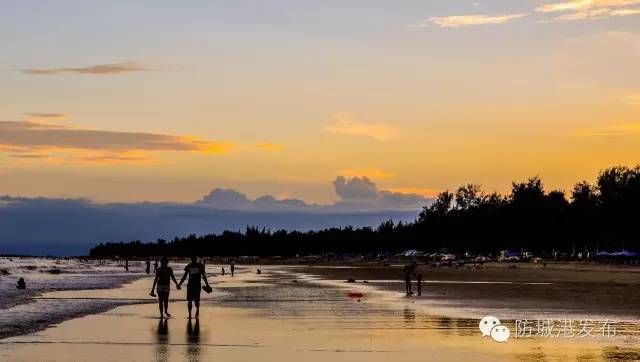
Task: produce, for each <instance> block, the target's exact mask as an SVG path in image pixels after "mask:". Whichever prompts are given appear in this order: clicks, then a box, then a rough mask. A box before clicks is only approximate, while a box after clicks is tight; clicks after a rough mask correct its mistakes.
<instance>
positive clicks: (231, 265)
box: [229, 259, 236, 276]
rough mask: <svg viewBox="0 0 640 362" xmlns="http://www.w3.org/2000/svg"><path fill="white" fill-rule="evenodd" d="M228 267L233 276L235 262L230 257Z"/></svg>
mask: <svg viewBox="0 0 640 362" xmlns="http://www.w3.org/2000/svg"><path fill="white" fill-rule="evenodd" d="M229 269H231V276H233V273H234V272H235V271H236V263H235V261H233V259H231V263H230V265H229Z"/></svg>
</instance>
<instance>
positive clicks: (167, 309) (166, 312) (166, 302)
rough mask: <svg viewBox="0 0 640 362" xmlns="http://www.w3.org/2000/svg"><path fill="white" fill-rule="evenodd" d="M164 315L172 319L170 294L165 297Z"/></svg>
mask: <svg viewBox="0 0 640 362" xmlns="http://www.w3.org/2000/svg"><path fill="white" fill-rule="evenodd" d="M164 314H165V315H166V316H167V317H171V314H169V295H168V294H167V295H166V296H165V297H164Z"/></svg>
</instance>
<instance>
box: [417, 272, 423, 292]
mask: <svg viewBox="0 0 640 362" xmlns="http://www.w3.org/2000/svg"><path fill="white" fill-rule="evenodd" d="M416 280H417V281H418V295H419V296H420V295H422V273H418V275H417V276H416Z"/></svg>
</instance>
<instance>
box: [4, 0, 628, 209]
mask: <svg viewBox="0 0 640 362" xmlns="http://www.w3.org/2000/svg"><path fill="white" fill-rule="evenodd" d="M639 19H640V1H636V0H602V1H600V0H590V1H585V0H566V1H562V0H555V1H554V0H550V1H543V0H540V1H535V2H534V3H532V2H529V1H513V2H509V3H505V2H501V1H487V2H478V1H455V2H442V1H420V2H419V1H407V2H404V3H402V4H398V2H395V1H389V0H376V1H373V2H372V3H370V4H367V5H366V6H365V5H360V6H357V5H355V4H346V3H344V2H340V1H327V2H322V3H321V4H320V3H318V2H313V1H289V0H275V1H268V2H262V3H259V4H256V3H248V2H244V1H237V2H233V3H231V4H229V3H218V2H203V3H196V4H191V5H189V6H184V5H183V6H180V5H178V4H176V5H173V6H166V5H159V4H157V3H156V2H151V1H148V2H138V3H136V4H133V3H130V2H125V1H122V2H120V1H116V2H109V3H104V2H86V1H76V0H72V1H65V2H61V3H55V4H54V3H37V2H21V3H19V4H18V3H11V4H9V5H7V6H6V11H4V12H3V13H2V14H0V20H1V21H0V41H2V43H3V44H8V46H7V49H6V51H5V56H4V57H3V59H2V60H1V61H0V73H2V76H3V81H2V83H0V98H1V99H2V107H0V194H10V195H14V196H44V197H88V198H91V199H95V200H98V201H180V202H183V201H185V202H187V201H188V202H191V201H195V200H198V199H199V198H200V197H202V196H203V195H205V194H207V193H208V192H209V191H210V190H211V189H214V188H231V189H234V190H238V191H240V192H242V193H245V194H247V195H249V196H250V197H253V198H255V197H258V196H261V195H264V194H271V195H274V196H278V197H281V198H299V199H303V200H305V201H307V202H316V203H321V204H326V203H330V202H332V201H335V200H336V197H337V196H336V194H335V192H334V189H333V187H332V185H331V182H332V181H333V180H334V179H335V178H336V176H346V177H356V176H360V177H362V176H366V177H369V178H370V179H371V180H373V181H374V182H375V183H376V184H377V186H378V188H379V189H380V190H388V191H391V192H398V193H408V194H412V193H415V194H420V195H422V196H431V195H433V194H435V193H437V192H438V191H440V190H446V189H448V190H453V189H455V188H456V187H458V186H459V185H462V184H465V183H469V182H473V183H478V184H481V185H482V186H483V188H484V189H485V190H486V191H488V192H492V191H498V192H501V193H507V192H508V191H509V188H510V186H511V182H512V181H519V180H524V179H526V178H528V177H531V176H535V175H539V176H540V177H541V178H542V180H543V181H544V182H545V185H546V188H547V189H549V190H551V189H562V190H567V191H568V190H570V188H571V186H572V185H573V184H574V183H575V182H578V181H581V180H587V181H593V180H594V179H595V178H596V176H597V173H598V172H599V171H600V170H602V169H604V168H607V167H610V166H615V165H627V166H633V165H636V164H640V142H638V140H639V137H640V118H639V115H640V101H639V99H640V72H638V71H636V68H637V64H639V63H640V46H639V45H638V44H640V22H639V21H638V20H639ZM141 24H144V27H142V25H141ZM105 29H109V31H105Z"/></svg>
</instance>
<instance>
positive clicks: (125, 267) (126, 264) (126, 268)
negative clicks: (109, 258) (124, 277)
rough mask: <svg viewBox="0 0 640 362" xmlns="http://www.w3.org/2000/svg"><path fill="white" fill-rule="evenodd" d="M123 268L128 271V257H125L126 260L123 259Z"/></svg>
mask: <svg viewBox="0 0 640 362" xmlns="http://www.w3.org/2000/svg"><path fill="white" fill-rule="evenodd" d="M124 270H125V271H129V259H126V260H125V261H124Z"/></svg>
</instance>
